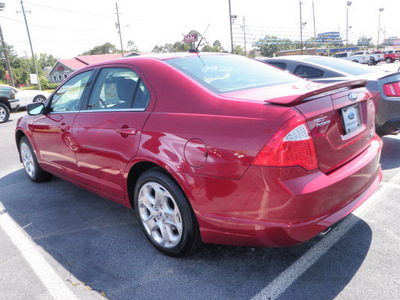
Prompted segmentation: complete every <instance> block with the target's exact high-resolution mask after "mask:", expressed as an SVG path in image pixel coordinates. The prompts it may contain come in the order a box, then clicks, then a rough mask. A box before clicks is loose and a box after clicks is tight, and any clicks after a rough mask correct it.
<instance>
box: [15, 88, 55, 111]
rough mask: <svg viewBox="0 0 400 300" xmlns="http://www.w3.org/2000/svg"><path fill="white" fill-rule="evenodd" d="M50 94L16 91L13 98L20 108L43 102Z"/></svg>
mask: <svg viewBox="0 0 400 300" xmlns="http://www.w3.org/2000/svg"><path fill="white" fill-rule="evenodd" d="M49 96H50V93H48V92H45V91H38V90H24V91H22V90H18V92H17V94H16V95H15V98H16V99H18V100H19V103H20V107H26V106H27V105H28V104H29V103H32V102H44V101H46V99H47V97H49Z"/></svg>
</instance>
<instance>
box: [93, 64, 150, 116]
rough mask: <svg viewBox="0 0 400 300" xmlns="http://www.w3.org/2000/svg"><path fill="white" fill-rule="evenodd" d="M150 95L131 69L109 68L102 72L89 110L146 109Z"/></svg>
mask: <svg viewBox="0 0 400 300" xmlns="http://www.w3.org/2000/svg"><path fill="white" fill-rule="evenodd" d="M149 100H150V94H149V91H148V89H147V88H146V86H145V85H144V83H143V82H142V80H141V78H140V77H139V76H138V75H137V74H136V73H135V72H134V71H132V70H131V69H125V68H107V69H103V70H101V72H100V75H99V77H98V79H97V82H96V84H95V86H94V89H93V93H92V95H91V97H90V100H89V104H88V107H87V109H89V110H104V109H130V108H138V109H145V108H146V107H147V105H148V103H149Z"/></svg>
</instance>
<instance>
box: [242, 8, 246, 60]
mask: <svg viewBox="0 0 400 300" xmlns="http://www.w3.org/2000/svg"><path fill="white" fill-rule="evenodd" d="M242 29H243V38H244V56H247V48H246V21H245V18H244V16H243V26H242Z"/></svg>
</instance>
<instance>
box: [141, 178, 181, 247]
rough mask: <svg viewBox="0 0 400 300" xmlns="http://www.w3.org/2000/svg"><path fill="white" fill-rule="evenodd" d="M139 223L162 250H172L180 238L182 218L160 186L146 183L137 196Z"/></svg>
mask: <svg viewBox="0 0 400 300" xmlns="http://www.w3.org/2000/svg"><path fill="white" fill-rule="evenodd" d="M138 209H139V216H140V219H141V222H142V224H143V226H144V228H145V230H146V232H147V234H148V236H149V237H150V238H151V239H152V240H153V241H154V242H155V243H156V244H158V245H160V246H161V247H164V248H173V247H175V246H176V245H178V244H179V242H180V240H181V238H182V232H183V230H182V228H183V223H182V217H181V212H180V211H179V207H178V204H177V203H176V201H175V199H174V197H173V196H172V195H171V194H170V193H169V191H168V190H167V189H166V188H165V187H163V186H162V185H161V184H159V183H156V182H153V181H151V182H147V183H146V184H144V185H143V186H142V187H141V189H140V191H139V196H138Z"/></svg>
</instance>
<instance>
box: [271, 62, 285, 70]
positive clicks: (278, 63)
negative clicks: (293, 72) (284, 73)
mask: <svg viewBox="0 0 400 300" xmlns="http://www.w3.org/2000/svg"><path fill="white" fill-rule="evenodd" d="M267 63H268V64H270V65H273V66H275V67H277V68H279V69H282V70H286V64H285V63H284V62H278V61H271V62H270V61H267Z"/></svg>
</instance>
